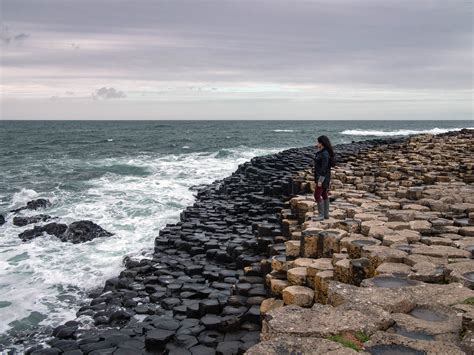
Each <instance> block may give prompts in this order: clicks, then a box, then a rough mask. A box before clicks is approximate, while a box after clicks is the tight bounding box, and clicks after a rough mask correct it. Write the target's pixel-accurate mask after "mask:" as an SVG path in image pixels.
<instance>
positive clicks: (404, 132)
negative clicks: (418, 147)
mask: <svg viewBox="0 0 474 355" xmlns="http://www.w3.org/2000/svg"><path fill="white" fill-rule="evenodd" d="M466 128H468V129H473V128H472V127H466ZM461 129H463V128H437V127H436V128H432V129H426V130H414V129H398V130H395V131H381V130H373V129H346V130H344V131H342V132H341V134H345V135H350V136H376V137H386V136H408V135H411V134H424V133H429V134H440V133H447V132H453V131H460V130H461Z"/></svg>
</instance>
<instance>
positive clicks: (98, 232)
mask: <svg viewBox="0 0 474 355" xmlns="http://www.w3.org/2000/svg"><path fill="white" fill-rule="evenodd" d="M111 235H113V233H110V232H107V231H106V230H105V229H103V228H102V227H101V226H99V225H97V224H95V223H93V222H91V221H78V222H73V223H71V224H70V225H69V227H68V228H67V230H66V231H65V233H64V234H63V235H62V236H60V239H61V240H62V241H63V242H71V243H74V244H77V243H83V242H88V241H90V240H93V239H95V238H103V237H110V236H111Z"/></svg>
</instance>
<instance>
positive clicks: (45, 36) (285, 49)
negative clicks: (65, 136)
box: [2, 0, 473, 104]
mask: <svg viewBox="0 0 474 355" xmlns="http://www.w3.org/2000/svg"><path fill="white" fill-rule="evenodd" d="M472 10H473V5H472V2H471V1H469V0H450V1H445V0H423V1H409V0H384V1H378V0H360V1H353V0H337V1H334V0H318V1H309V0H308V1H290V0H288V1H283V0H281V1H280V0H279V1H274V0H258V1H241V0H226V1H210V0H209V1H208V0H203V1H199V2H192V1H185V0H174V1H146V0H141V1H140V0H137V1H131V0H130V1H127V0H121V1H105V0H104V1H97V0H82V1H68V2H64V1H62V0H41V1H39V0H22V1H18V0H2V11H3V21H5V23H6V24H8V25H9V27H11V28H15V29H21V31H22V32H24V33H33V34H34V37H31V38H29V40H28V41H26V42H25V44H24V45H23V46H21V48H20V49H18V50H17V51H15V52H12V51H10V53H7V54H6V55H4V56H3V57H2V66H3V67H4V78H3V81H4V83H5V84H8V85H10V86H15V87H18V86H20V85H24V83H25V82H26V81H27V80H31V81H32V82H33V81H34V82H35V83H42V84H44V86H50V87H53V88H54V87H61V88H62V89H63V91H62V92H64V91H65V90H69V89H70V90H71V91H74V92H76V93H77V96H81V95H83V96H88V97H90V96H89V95H90V87H100V86H101V85H102V83H104V82H107V83H108V85H111V86H113V87H126V88H127V92H128V93H129V94H130V97H129V99H130V100H131V99H132V98H136V97H138V96H143V95H142V94H141V93H140V92H139V90H140V89H141V87H146V88H147V90H149V92H151V91H155V92H162V91H164V90H165V88H166V87H167V86H168V84H167V83H168V82H169V86H170V87H175V86H180V87H189V86H195V87H196V88H199V87H203V86H206V87H219V86H227V87H230V86H234V85H236V86H237V85H241V86H245V85H262V86H264V85H267V84H269V83H270V84H278V85H294V86H298V85H303V86H304V85H307V86H313V87H323V88H325V87H329V86H330V87H331V88H333V89H334V91H337V90H338V89H339V88H341V92H342V91H344V90H343V89H344V88H348V87H349V88H350V89H355V90H358V89H361V90H362V89H363V90H366V91H374V92H385V91H387V92H389V91H390V92H397V93H398V92H408V93H412V92H419V93H423V94H424V93H427V94H426V95H425V96H423V97H426V100H433V99H435V98H434V97H435V96H430V95H429V93H430V92H437V96H436V98H437V97H439V96H440V95H439V93H443V92H448V93H449V94H450V95H458V97H459V99H460V100H465V97H466V95H467V96H468V94H469V93H470V92H471V93H472V83H473V81H472V80H473V76H472V75H473V72H472V61H473V48H472V43H473V42H472V41H473V31H472V16H473V11H472ZM8 38H10V37H8ZM34 41H37V42H34ZM29 44H31V45H30V46H28V45H29ZM53 44H57V45H56V46H53ZM71 48H73V49H79V48H80V50H71ZM138 81H140V85H138V84H137V87H134V88H132V86H133V85H135V84H136V83H137V82H138ZM82 82H83V83H84V84H83V86H82V87H74V86H70V85H74V84H77V83H82ZM145 82H148V83H145ZM71 83H73V84H71ZM160 84H161V86H160ZM77 85H79V84H77ZM122 85H123V86H122ZM113 87H112V88H109V89H107V87H105V88H102V89H105V90H110V89H113ZM102 89H99V90H102ZM114 90H115V89H114ZM190 91H192V92H193V93H195V94H196V95H199V94H200V93H201V90H199V89H191V90H190ZM216 91H219V90H216ZM55 92H56V91H55ZM55 92H54V93H55ZM117 93H118V94H117ZM117 93H111V94H110V95H111V96H112V97H114V95H119V96H120V93H121V94H123V95H125V93H123V92H121V91H117ZM132 93H133V95H132ZM466 93H467V94H466ZM52 94H53V93H52ZM93 95H95V96H96V98H101V99H107V98H109V97H107V95H108V94H103V97H101V96H99V95H98V91H96V92H94V94H93ZM177 95H178V94H177ZM179 95H181V93H179ZM407 96H409V94H407ZM121 97H124V96H121ZM110 98H111V97H110ZM370 99H371V98H370V97H367V100H370ZM123 101H128V100H123ZM113 104H114V103H113ZM121 104H122V102H121Z"/></svg>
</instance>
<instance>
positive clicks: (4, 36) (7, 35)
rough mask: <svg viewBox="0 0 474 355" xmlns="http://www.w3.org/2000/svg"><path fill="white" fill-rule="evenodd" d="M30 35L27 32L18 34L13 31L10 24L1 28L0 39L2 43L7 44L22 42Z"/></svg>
mask: <svg viewBox="0 0 474 355" xmlns="http://www.w3.org/2000/svg"><path fill="white" fill-rule="evenodd" d="M28 37H30V35H29V34H27V33H18V34H13V33H11V31H10V29H9V28H8V26H3V27H2V29H1V30H0V40H1V42H2V44H3V45H6V46H8V45H10V44H21V43H23V41H24V40H26V39H27V38H28Z"/></svg>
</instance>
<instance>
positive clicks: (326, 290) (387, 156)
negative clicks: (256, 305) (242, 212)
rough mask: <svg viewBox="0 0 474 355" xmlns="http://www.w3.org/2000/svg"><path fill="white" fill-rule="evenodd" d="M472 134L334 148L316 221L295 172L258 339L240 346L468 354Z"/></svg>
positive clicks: (472, 296) (472, 295)
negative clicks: (347, 151) (338, 158)
mask: <svg viewBox="0 0 474 355" xmlns="http://www.w3.org/2000/svg"><path fill="white" fill-rule="evenodd" d="M473 138H474V131H472V130H471V131H468V130H463V131H462V132H456V133H450V134H444V135H439V136H432V135H421V136H415V137H411V138H409V139H408V140H406V141H403V142H398V143H392V144H386V145H380V146H376V147H372V148H368V149H366V150H362V151H361V152H359V153H358V154H354V155H352V156H349V157H347V156H346V158H345V159H343V160H342V162H341V163H340V164H338V166H337V167H336V168H335V169H334V170H333V179H332V187H333V191H332V196H331V199H333V200H334V201H333V202H332V204H331V213H330V219H328V220H324V221H321V222H318V221H313V220H312V217H313V215H314V214H313V209H314V200H313V197H312V194H311V191H313V190H314V183H313V182H312V180H313V177H312V174H311V171H310V170H309V169H308V170H306V171H303V172H300V173H299V175H298V176H297V177H296V178H295V179H294V181H295V183H296V184H297V185H298V186H297V187H296V190H299V191H300V192H299V195H298V196H296V197H294V198H292V199H291V200H290V201H289V203H288V205H287V208H285V209H283V210H282V211H281V214H280V221H281V225H282V232H283V236H282V239H284V240H285V242H284V245H285V248H284V250H281V252H275V253H274V256H273V257H272V260H271V272H270V273H268V274H267V276H266V280H265V283H266V286H267V289H268V291H269V293H270V295H271V296H272V297H271V298H268V299H266V300H265V301H263V302H262V304H261V307H260V310H261V313H262V317H263V324H262V334H261V340H262V341H263V342H261V343H260V344H258V345H255V346H254V347H252V348H251V349H249V351H248V352H247V353H248V354H280V353H292V352H294V353H302V354H303V353H304V354H306V353H308V354H325V353H327V354H346V353H347V354H352V353H356V350H360V351H361V352H362V353H370V354H393V353H394V352H396V351H399V352H396V353H397V354H398V353H400V354H464V353H468V354H472V353H473V352H474V336H473V330H474V322H473V321H472V320H473V315H474V292H473V291H472V288H473V285H474V261H473V260H472V257H473V255H474V185H473V184H472V183H473V182H474V174H473V168H474V145H473V143H472V142H473V141H474V140H473ZM277 250H278V251H280V249H277ZM297 339H298V340H297Z"/></svg>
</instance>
